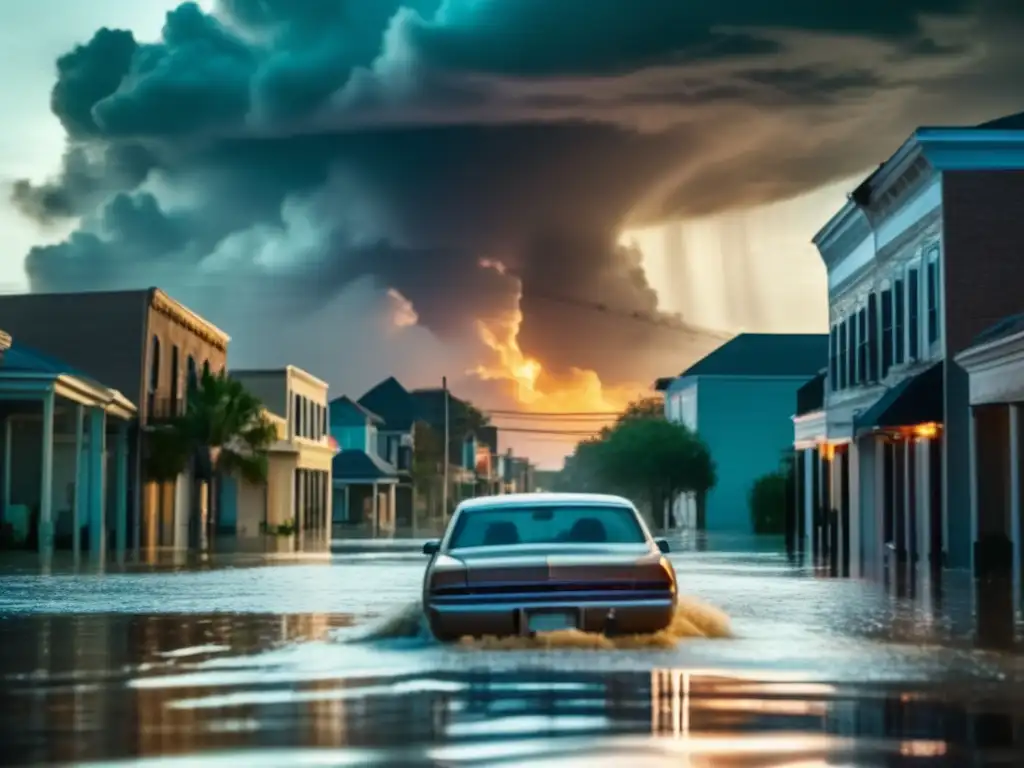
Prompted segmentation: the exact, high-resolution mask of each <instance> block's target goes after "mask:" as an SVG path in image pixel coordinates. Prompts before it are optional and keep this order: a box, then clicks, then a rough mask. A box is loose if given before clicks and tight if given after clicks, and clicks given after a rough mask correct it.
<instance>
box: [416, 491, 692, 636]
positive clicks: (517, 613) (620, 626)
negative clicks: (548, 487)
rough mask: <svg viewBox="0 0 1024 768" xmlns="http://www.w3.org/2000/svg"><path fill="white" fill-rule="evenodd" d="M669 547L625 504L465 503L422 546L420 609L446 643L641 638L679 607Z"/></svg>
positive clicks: (576, 497) (495, 499)
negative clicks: (574, 634)
mask: <svg viewBox="0 0 1024 768" xmlns="http://www.w3.org/2000/svg"><path fill="white" fill-rule="evenodd" d="M668 550H669V547H668V544H667V542H665V541H664V540H662V539H658V540H655V539H654V538H652V537H651V534H650V532H649V531H648V529H647V526H646V525H644V522H643V519H642V518H641V516H640V514H639V513H638V512H637V510H636V508H635V507H634V506H633V505H632V504H631V503H630V502H629V501H628V500H626V499H623V498H619V497H617V496H605V495H596V494H555V493H529V494H510V495H506V496H488V497H484V498H478V499H473V500H470V501H464V502H463V503H462V504H460V505H459V506H458V508H457V509H456V510H455V514H454V515H452V519H451V521H450V522H449V524H448V528H447V530H446V531H445V533H444V536H443V538H441V539H440V540H439V541H428V542H427V543H426V544H424V546H423V552H424V554H426V555H430V557H431V560H430V563H429V565H428V566H427V570H426V576H425V578H424V582H423V606H424V611H425V613H426V618H427V622H428V624H429V625H430V629H431V631H432V632H433V633H434V635H435V636H436V637H437V638H438V639H439V640H442V641H452V640H456V639H458V638H460V637H464V636H467V635H468V636H474V637H481V636H499V637H504V636H515V635H532V634H535V633H537V632H552V631H557V630H566V629H579V630H582V631H585V632H600V633H605V634H641V633H649V632H656V631H658V630H660V629H664V628H665V627H666V626H668V625H669V624H670V623H671V621H672V616H673V614H674V612H675V608H676V600H677V590H676V573H675V569H674V568H673V567H672V564H671V563H670V562H669V561H668V559H667V558H666V557H665V554H666V553H667V552H668Z"/></svg>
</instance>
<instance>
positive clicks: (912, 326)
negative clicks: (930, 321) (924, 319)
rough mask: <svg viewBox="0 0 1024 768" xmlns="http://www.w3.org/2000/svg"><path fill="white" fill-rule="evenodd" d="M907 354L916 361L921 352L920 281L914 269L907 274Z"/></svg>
mask: <svg viewBox="0 0 1024 768" xmlns="http://www.w3.org/2000/svg"><path fill="white" fill-rule="evenodd" d="M907 292H908V293H907V345H908V346H907V354H908V355H909V356H910V359H911V360H917V359H918V358H919V357H920V352H921V349H920V347H921V320H920V317H919V315H920V309H921V281H920V279H919V276H918V270H917V269H916V268H914V269H911V270H910V272H908V273H907Z"/></svg>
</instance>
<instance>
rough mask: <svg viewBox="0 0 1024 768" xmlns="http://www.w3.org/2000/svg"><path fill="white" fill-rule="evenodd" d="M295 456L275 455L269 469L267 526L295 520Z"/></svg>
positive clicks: (271, 458)
mask: <svg viewBox="0 0 1024 768" xmlns="http://www.w3.org/2000/svg"><path fill="white" fill-rule="evenodd" d="M295 468H296V459H295V456H292V455H288V454H274V455H272V456H271V457H270V461H269V464H268V467H267V492H266V502H265V504H266V520H267V525H281V524H282V523H286V522H287V521H289V520H294V519H295Z"/></svg>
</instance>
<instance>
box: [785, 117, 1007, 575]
mask: <svg viewBox="0 0 1024 768" xmlns="http://www.w3.org/2000/svg"><path fill="white" fill-rule="evenodd" d="M1022 193H1024V132H1022V131H1019V130H1007V129H1004V128H997V127H991V126H981V127H977V128H971V127H967V128H922V129H919V130H918V131H916V132H915V133H914V134H913V135H912V136H911V137H910V138H909V139H908V140H907V141H906V142H905V143H904V145H903V146H902V147H900V148H899V150H898V151H897V152H896V153H895V154H894V155H893V156H892V157H891V158H889V159H888V160H887V161H886V162H885V163H883V164H882V165H881V166H880V167H879V168H878V169H877V170H876V171H875V172H874V173H872V174H871V175H870V176H869V177H868V178H867V179H866V180H865V181H864V182H863V183H862V184H861V185H860V186H858V187H857V189H856V190H854V192H853V193H852V194H851V196H850V198H849V200H848V202H847V203H846V204H845V205H844V206H843V208H842V209H841V210H840V211H839V212H838V213H837V214H836V215H835V216H833V217H832V219H831V220H830V221H829V222H828V223H827V224H826V226H825V227H824V228H823V229H822V230H821V231H820V232H819V233H818V234H817V235H816V237H815V238H814V243H815V245H816V246H817V248H818V250H819V253H820V254H821V257H822V260H823V261H824V263H825V267H826V270H827V272H828V290H829V316H830V332H829V354H828V356H827V358H826V359H825V360H824V362H825V363H826V364H827V372H826V376H825V386H824V392H823V397H822V403H821V407H820V409H817V410H814V409H810V410H807V411H806V412H804V413H800V414H798V415H797V416H796V418H795V422H794V429H795V435H794V437H795V445H796V447H797V450H798V455H799V459H798V465H799V466H800V476H801V481H800V487H801V490H802V494H801V496H802V498H801V500H800V502H799V504H800V508H801V516H802V517H803V518H804V519H805V520H809V521H810V524H808V525H805V535H806V537H807V539H808V546H809V547H811V548H812V549H813V550H814V551H816V552H822V551H823V550H829V549H830V550H832V551H833V552H834V553H837V554H838V557H839V560H840V562H841V569H842V570H843V571H844V572H846V571H847V570H849V571H852V572H859V571H860V570H861V569H863V568H869V567H875V566H878V565H879V564H880V563H882V562H884V561H886V560H889V561H896V562H905V563H922V564H930V565H931V566H932V567H935V568H938V567H941V566H943V565H946V566H949V567H954V568H968V567H970V566H971V563H972V551H973V547H972V542H973V541H974V538H973V536H972V531H971V522H970V517H971V516H970V514H969V513H968V511H967V510H969V509H970V498H971V495H970V494H971V492H970V473H969V472H968V471H967V466H968V464H969V461H970V442H971V441H970V423H971V422H970V411H969V408H968V379H967V374H966V373H965V371H964V369H963V368H962V367H961V366H960V365H959V364H958V363H956V361H955V358H956V356H957V355H958V354H959V353H961V352H962V351H964V350H965V349H967V348H968V347H969V346H970V345H971V343H972V341H973V339H974V338H975V337H976V336H977V335H978V334H979V333H981V332H982V331H983V330H984V329H985V328H986V327H988V326H989V325H991V324H992V323H993V322H995V321H996V320H998V319H999V318H1000V317H1003V316H1005V315H1010V314H1014V313H1016V312H1018V311H1020V310H1021V309H1024V297H1022V295H1021V294H1020V292H1019V291H1018V290H1017V289H1016V287H1015V286H1017V285H1019V284H1020V280H1021V278H1022V277H1024V262H1021V260H1020V259H1019V257H1018V254H1019V253H1020V250H1021V248H1022V246H1024V230H1021V228H1020V226H1019V223H1018V221H1017V219H1018V218H1019V216H1018V214H1017V213H1016V210H1017V208H1018V207H1019V206H1018V204H1017V203H1016V202H1015V201H1016V200H1019V199H1020V197H1021V194H1022Z"/></svg>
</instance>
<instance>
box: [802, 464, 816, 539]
mask: <svg viewBox="0 0 1024 768" xmlns="http://www.w3.org/2000/svg"><path fill="white" fill-rule="evenodd" d="M800 460H801V461H803V463H804V471H803V481H804V490H803V510H802V513H803V516H804V551H805V552H806V553H807V555H808V556H810V557H814V502H815V499H814V449H813V448H807V449H805V450H804V451H803V453H802V455H801V458H800Z"/></svg>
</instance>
